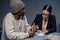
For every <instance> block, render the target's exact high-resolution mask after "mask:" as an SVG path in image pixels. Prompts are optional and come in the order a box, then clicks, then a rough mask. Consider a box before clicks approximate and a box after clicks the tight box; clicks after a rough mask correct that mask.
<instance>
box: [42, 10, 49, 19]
mask: <svg viewBox="0 0 60 40" xmlns="http://www.w3.org/2000/svg"><path fill="white" fill-rule="evenodd" d="M48 16H49V12H48V11H47V10H43V11H42V17H43V19H47V18H48Z"/></svg>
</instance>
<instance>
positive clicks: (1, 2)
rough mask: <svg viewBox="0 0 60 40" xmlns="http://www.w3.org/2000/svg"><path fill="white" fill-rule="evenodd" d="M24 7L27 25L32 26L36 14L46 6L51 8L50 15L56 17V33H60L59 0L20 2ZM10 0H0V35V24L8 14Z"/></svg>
mask: <svg viewBox="0 0 60 40" xmlns="http://www.w3.org/2000/svg"><path fill="white" fill-rule="evenodd" d="M22 1H23V2H24V3H25V5H26V7H25V8H26V15H27V18H28V22H29V24H32V22H33V20H34V18H35V16H36V14H39V13H41V11H42V8H43V6H44V5H46V4H50V5H51V6H52V9H53V10H52V14H53V15H55V16H56V22H57V32H60V30H59V29H60V0H22ZM9 2H10V0H0V35H1V31H2V22H3V18H4V16H5V15H6V14H7V13H8V12H9V10H10V6H9Z"/></svg>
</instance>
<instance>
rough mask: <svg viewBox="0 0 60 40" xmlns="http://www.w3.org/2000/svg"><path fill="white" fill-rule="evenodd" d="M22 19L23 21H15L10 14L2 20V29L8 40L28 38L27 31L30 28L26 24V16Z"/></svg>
mask: <svg viewBox="0 0 60 40" xmlns="http://www.w3.org/2000/svg"><path fill="white" fill-rule="evenodd" d="M24 18H25V20H23V19H19V20H15V18H14V16H13V14H12V13H11V12H10V13H8V14H7V15H6V16H5V18H4V20H3V27H4V29H5V32H6V35H7V37H8V38H9V39H10V40H14V39H15V40H18V39H24V38H27V37H29V34H28V31H29V29H30V28H31V26H30V25H29V24H28V22H27V18H26V16H24ZM2 35H3V34H2Z"/></svg>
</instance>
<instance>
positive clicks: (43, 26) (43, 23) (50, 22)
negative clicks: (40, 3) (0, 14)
mask: <svg viewBox="0 0 60 40" xmlns="http://www.w3.org/2000/svg"><path fill="white" fill-rule="evenodd" d="M51 12H52V7H51V6H50V5H45V6H44V8H43V10H42V13H41V14H38V15H37V16H36V18H35V20H34V22H33V24H34V23H35V25H38V27H39V30H40V32H42V33H44V34H48V33H52V32H55V31H56V19H55V16H54V15H51Z"/></svg>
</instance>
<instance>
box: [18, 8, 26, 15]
mask: <svg viewBox="0 0 60 40" xmlns="http://www.w3.org/2000/svg"><path fill="white" fill-rule="evenodd" d="M25 11H26V10H25V9H24V8H23V9H21V10H20V11H19V12H18V15H19V16H24V15H25Z"/></svg>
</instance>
